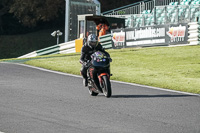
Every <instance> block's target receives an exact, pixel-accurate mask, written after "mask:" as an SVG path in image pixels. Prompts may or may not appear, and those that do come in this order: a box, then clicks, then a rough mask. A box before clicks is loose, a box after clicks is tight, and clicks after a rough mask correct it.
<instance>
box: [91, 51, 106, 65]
mask: <svg viewBox="0 0 200 133" xmlns="http://www.w3.org/2000/svg"><path fill="white" fill-rule="evenodd" d="M91 58H92V60H91V63H92V65H93V66H94V67H98V68H99V67H102V68H105V67H109V66H110V60H109V58H108V57H107V56H106V55H105V54H104V53H102V52H100V51H97V52H95V53H94V54H92V56H91Z"/></svg>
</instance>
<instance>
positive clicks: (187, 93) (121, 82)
mask: <svg viewBox="0 0 200 133" xmlns="http://www.w3.org/2000/svg"><path fill="white" fill-rule="evenodd" d="M111 81H112V82H115V83H120V84H127V85H133V86H139V87H144V88H150V89H154V90H162V91H168V92H175V93H181V94H186V95H193V96H200V94H194V93H189V92H182V91H176V90H170V89H164V88H158V87H152V86H147V85H140V84H134V83H128V82H123V81H115V80H111Z"/></svg>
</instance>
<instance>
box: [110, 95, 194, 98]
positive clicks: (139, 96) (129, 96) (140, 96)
mask: <svg viewBox="0 0 200 133" xmlns="http://www.w3.org/2000/svg"><path fill="white" fill-rule="evenodd" d="M191 96H192V95H169V94H164V95H113V96H111V98H158V97H162V98H170V97H191Z"/></svg>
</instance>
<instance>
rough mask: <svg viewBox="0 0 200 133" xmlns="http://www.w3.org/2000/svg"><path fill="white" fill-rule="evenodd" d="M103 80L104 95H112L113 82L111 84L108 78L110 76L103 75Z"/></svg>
mask: <svg viewBox="0 0 200 133" xmlns="http://www.w3.org/2000/svg"><path fill="white" fill-rule="evenodd" d="M102 82H103V86H102V90H103V94H104V96H106V97H107V98H109V97H111V95H112V90H111V84H110V80H109V79H108V76H106V75H104V76H102Z"/></svg>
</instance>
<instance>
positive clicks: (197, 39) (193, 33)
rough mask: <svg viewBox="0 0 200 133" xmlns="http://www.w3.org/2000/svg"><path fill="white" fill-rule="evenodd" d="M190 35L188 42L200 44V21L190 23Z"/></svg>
mask: <svg viewBox="0 0 200 133" xmlns="http://www.w3.org/2000/svg"><path fill="white" fill-rule="evenodd" d="M188 29H189V31H188V32H189V36H188V38H189V39H188V42H189V44H191V45H199V44H200V23H197V22H192V23H189V28H188Z"/></svg>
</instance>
